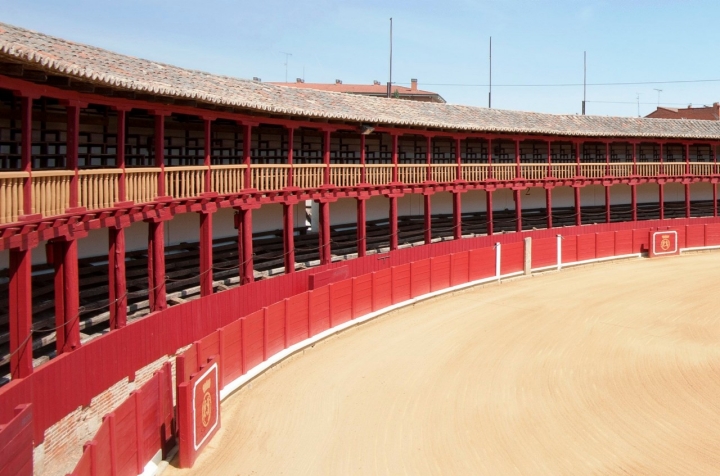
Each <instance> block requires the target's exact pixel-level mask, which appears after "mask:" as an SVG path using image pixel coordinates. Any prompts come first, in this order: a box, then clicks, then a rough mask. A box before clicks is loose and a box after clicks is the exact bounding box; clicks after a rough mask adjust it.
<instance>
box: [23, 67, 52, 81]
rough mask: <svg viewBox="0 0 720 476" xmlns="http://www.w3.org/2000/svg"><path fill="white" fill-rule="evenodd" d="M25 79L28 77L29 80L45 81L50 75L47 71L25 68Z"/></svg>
mask: <svg viewBox="0 0 720 476" xmlns="http://www.w3.org/2000/svg"><path fill="white" fill-rule="evenodd" d="M23 79H26V80H28V81H33V82H36V83H44V82H45V81H47V79H48V75H47V73H46V72H45V71H37V70H27V69H26V70H24V71H23Z"/></svg>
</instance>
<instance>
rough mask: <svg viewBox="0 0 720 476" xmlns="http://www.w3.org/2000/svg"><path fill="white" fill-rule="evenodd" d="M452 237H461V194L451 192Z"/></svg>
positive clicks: (457, 238)
mask: <svg viewBox="0 0 720 476" xmlns="http://www.w3.org/2000/svg"><path fill="white" fill-rule="evenodd" d="M452 196H453V238H454V239H456V240H459V239H460V238H462V195H461V194H460V192H453V194H452Z"/></svg>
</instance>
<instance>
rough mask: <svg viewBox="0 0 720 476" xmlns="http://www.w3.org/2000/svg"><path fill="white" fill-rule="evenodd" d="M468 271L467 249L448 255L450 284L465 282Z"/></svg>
mask: <svg viewBox="0 0 720 476" xmlns="http://www.w3.org/2000/svg"><path fill="white" fill-rule="evenodd" d="M469 272H470V261H469V253H468V252H467V251H462V252H460V253H453V254H451V255H450V286H457V285H459V284H465V283H467V282H468V276H469Z"/></svg>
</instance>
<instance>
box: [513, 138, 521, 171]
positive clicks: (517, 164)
mask: <svg viewBox="0 0 720 476" xmlns="http://www.w3.org/2000/svg"><path fill="white" fill-rule="evenodd" d="M515 178H516V179H519V178H522V169H521V168H520V139H515Z"/></svg>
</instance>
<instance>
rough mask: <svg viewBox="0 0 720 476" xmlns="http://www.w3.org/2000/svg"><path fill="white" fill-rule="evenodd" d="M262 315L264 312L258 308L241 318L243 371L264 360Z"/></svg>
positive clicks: (263, 320) (263, 315)
mask: <svg viewBox="0 0 720 476" xmlns="http://www.w3.org/2000/svg"><path fill="white" fill-rule="evenodd" d="M264 317H265V312H264V311H262V310H260V311H257V312H253V313H252V314H250V315H249V316H246V317H245V318H243V319H242V352H243V354H242V355H243V373H246V372H247V371H248V370H250V369H251V368H253V367H255V366H256V365H257V364H259V363H260V362H262V361H263V360H265V359H264V357H263V354H264V352H265V346H264V340H263V337H264V334H265V330H264V327H265V319H264Z"/></svg>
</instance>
